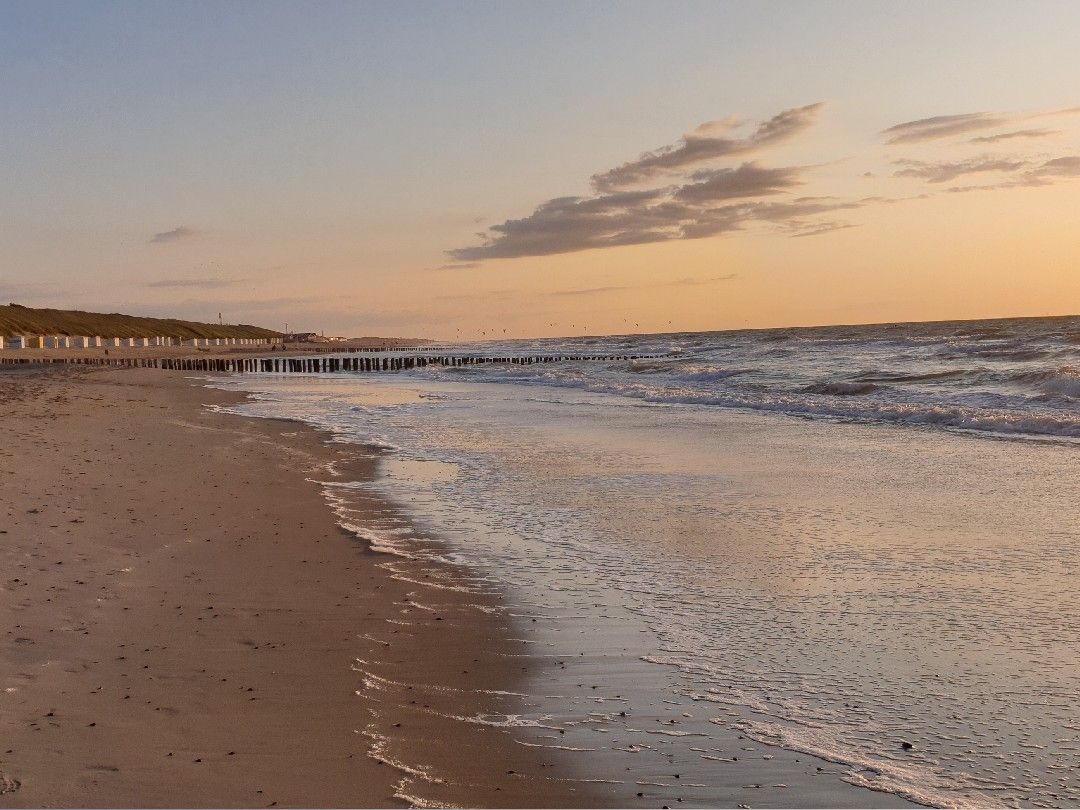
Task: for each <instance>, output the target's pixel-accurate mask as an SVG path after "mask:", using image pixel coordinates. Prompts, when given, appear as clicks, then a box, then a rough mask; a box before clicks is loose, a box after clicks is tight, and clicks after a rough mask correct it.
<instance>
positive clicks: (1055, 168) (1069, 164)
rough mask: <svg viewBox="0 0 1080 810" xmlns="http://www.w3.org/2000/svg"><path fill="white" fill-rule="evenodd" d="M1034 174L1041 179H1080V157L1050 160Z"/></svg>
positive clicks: (1070, 156)
mask: <svg viewBox="0 0 1080 810" xmlns="http://www.w3.org/2000/svg"><path fill="white" fill-rule="evenodd" d="M1032 173H1033V174H1035V175H1037V176H1040V177H1080V156H1078V155H1068V156H1066V157H1059V158H1054V159H1053V160H1048V161H1046V163H1044V164H1043V165H1042V166H1039V167H1038V168H1037V169H1034V170H1033V172H1032Z"/></svg>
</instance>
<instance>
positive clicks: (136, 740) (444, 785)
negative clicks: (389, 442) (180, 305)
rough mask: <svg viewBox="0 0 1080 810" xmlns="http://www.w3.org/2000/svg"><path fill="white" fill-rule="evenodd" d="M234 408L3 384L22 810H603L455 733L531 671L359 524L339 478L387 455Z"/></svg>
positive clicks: (4, 585) (12, 774)
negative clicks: (239, 809)
mask: <svg viewBox="0 0 1080 810" xmlns="http://www.w3.org/2000/svg"><path fill="white" fill-rule="evenodd" d="M235 398H236V395H234V394H229V393H226V392H221V391H213V390H209V389H206V388H204V387H202V386H200V385H197V384H195V383H193V382H192V381H190V380H188V379H186V378H185V377H184V376H183V375H182V374H180V373H176V372H162V371H155V370H139V369H122V370H112V369H80V368H75V367H66V368H51V369H45V368H41V367H38V368H26V369H23V368H19V369H4V370H0V408H2V409H3V414H4V415H3V417H2V420H3V431H2V434H0V435H2V440H0V572H2V574H0V620H2V626H3V628H4V631H3V635H2V636H0V806H11V807H27V806H43V805H52V806H91V807H101V806H113V807H126V806H151V807H153V806H191V807H200V806H252V807H262V806H273V805H275V804H276V805H281V806H372V805H377V806H387V805H391V806H392V805H402V804H406V803H407V797H408V796H424V797H426V798H428V799H435V800H437V801H439V802H442V803H455V804H469V805H479V806H485V805H486V806H492V805H501V806H521V805H533V806H537V805H543V806H567V805H595V804H597V803H602V802H603V799H602V798H600V797H598V796H595V795H592V794H591V793H590V792H589V787H588V785H587V784H585V783H582V782H575V781H573V779H568V778H569V777H573V773H572V770H571V768H572V765H571V763H569V762H567V761H565V760H563V761H559V760H556V759H553V758H552V756H547V755H546V754H548V753H551V752H544V753H538V751H537V749H533V748H528V747H524V746H520V745H516V744H515V743H514V741H513V740H512V739H511V737H510V734H509V733H508V732H507V731H506V730H505V729H501V728H497V727H492V726H486V725H481V724H475V723H462V722H460V721H457V720H453V719H448V718H447V717H446V716H447V715H458V716H463V717H472V716H475V715H477V714H478V713H480V712H510V711H512V710H513V706H514V701H515V700H516V698H514V697H513V696H507V695H501V694H493V693H494V692H502V691H513V690H514V687H515V685H517V684H518V683H519V681H520V679H521V678H522V677H523V673H522V669H523V666H524V665H525V664H527V661H528V659H527V658H526V657H523V655H522V651H521V649H520V645H519V646H515V642H513V641H512V640H510V639H512V638H513V633H512V632H511V628H510V627H509V626H508V625H506V623H505V620H504V619H502V618H500V616H499V615H498V614H497V613H495V612H489V611H490V609H491V607H492V605H490V604H486V603H485V600H486V601H487V602H490V601H491V600H492V597H490V596H472V595H467V594H461V593H458V592H455V591H439V592H438V593H439V594H440V596H439V600H438V603H437V604H435V605H433V604H426V605H423V606H422V607H420V606H417V604H414V603H418V602H420V597H419V596H417V595H416V594H415V593H413V592H412V590H411V589H416V587H417V586H416V585H414V584H411V583H409V582H407V581H404V580H405V579H408V577H407V576H406V577H404V578H394V577H392V576H391V572H390V571H388V570H387V569H386V568H384V567H382V566H381V563H383V562H384V561H385V560H386V559H387V558H386V557H385V555H380V554H376V553H374V552H372V551H371V550H369V549H368V548H367V546H366V544H365V543H363V542H361V541H359V540H357V539H356V538H354V537H353V536H351V535H349V534H347V533H345V532H344V531H343V530H342V529H341V528H340V527H338V526H337V524H336V522H335V518H334V516H333V514H332V513H331V511H330V510H329V509H328V508H327V504H326V503H325V502H324V499H323V497H322V495H321V493H320V487H319V485H318V484H317V483H315V481H317V480H320V479H322V480H325V479H326V478H327V476H329V475H330V472H328V470H327V466H326V465H327V462H328V461H334V462H335V463H336V465H337V468H338V469H339V470H346V471H347V472H348V476H349V477H350V478H351V479H358V478H361V477H362V476H364V475H369V474H370V465H371V464H372V463H373V462H372V461H371V460H370V458H367V457H365V456H364V455H363V454H361V453H358V451H357V448H353V447H347V446H344V445H332V444H328V443H327V442H325V441H324V440H323V437H321V436H319V435H318V434H316V433H314V432H313V431H311V430H309V429H307V428H305V427H303V426H301V425H297V424H293V423H283V422H273V421H264V420H249V419H243V418H241V417H235V416H230V415H225V414H219V413H214V412H211V411H209V410H207V409H206V408H205V407H204V404H205V403H221V402H229V401H234V400H235ZM368 508H370V509H373V510H377V509H379V508H380V505H379V504H378V503H377V502H374V501H370V502H369V503H368ZM407 564H408V561H400V565H407ZM399 568H400V566H399ZM417 576H424V574H422V573H420V572H418V573H417ZM424 590H425V591H426V592H427V593H430V592H431V591H430V589H424ZM427 601H428V602H429V603H430V602H431V601H432V600H431V599H428V600H427ZM373 675H374V676H375V677H373ZM553 755H555V756H557V755H556V754H553Z"/></svg>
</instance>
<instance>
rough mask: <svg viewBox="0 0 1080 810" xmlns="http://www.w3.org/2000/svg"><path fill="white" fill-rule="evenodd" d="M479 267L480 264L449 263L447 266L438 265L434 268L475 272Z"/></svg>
mask: <svg viewBox="0 0 1080 810" xmlns="http://www.w3.org/2000/svg"><path fill="white" fill-rule="evenodd" d="M479 266H480V262H449V263H447V264H440V265H439V266H438V267H436V268H435V269H436V270H475V269H476V268H477V267H479Z"/></svg>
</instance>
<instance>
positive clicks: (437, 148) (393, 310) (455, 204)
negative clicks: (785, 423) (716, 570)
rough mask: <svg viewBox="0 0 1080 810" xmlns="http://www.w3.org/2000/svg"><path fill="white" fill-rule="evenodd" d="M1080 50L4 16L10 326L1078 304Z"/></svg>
mask: <svg viewBox="0 0 1080 810" xmlns="http://www.w3.org/2000/svg"><path fill="white" fill-rule="evenodd" d="M1077 31H1080V4H1078V3H1075V2H1060V3H1051V2H1042V3H1040V2H1025V3H1019V2H1015V3H1001V2H991V1H990V0H984V1H983V2H971V3H968V2H950V3H939V2H925V3H924V2H915V0H910V1H909V2H904V3H893V2H881V3H875V2H868V1H866V0H862V1H861V2H805V3H793V2H777V3H770V2H743V3H726V2H717V1H715V0H714V1H713V2H707V3H696V2H663V3H661V2H651V3H644V2H630V1H629V0H624V1H623V2H617V3H615V2H611V3H601V2H596V3H579V2H568V3H562V2H555V1H554V0H545V2H534V3H525V2H513V3H494V2H485V3H480V2H475V3H464V2H458V3H449V2H412V3H398V2H387V3H365V2H350V3H334V2H320V3H300V2H295V3H275V2H258V3H256V2H229V3H225V2H168V3H165V2H162V3H157V2H149V1H146V2H130V3H108V2H61V3H52V2H46V1H45V0H25V2H10V1H9V0H0V76H2V77H3V81H0V300H2V301H4V302H7V301H14V302H17V303H21V304H25V305H29V306H53V307H63V308H69V307H70V308H81V309H89V310H99V311H100V310H104V311H124V312H129V313H132V314H143V315H167V316H177V317H185V318H194V319H200V320H216V319H217V317H218V314H219V313H221V315H222V317H223V318H224V320H226V321H228V322H244V323H256V324H259V325H263V326H267V327H271V328H277V329H284V328H286V326H287V327H288V329H290V330H305V331H324V332H325V333H326V334H328V335H331V334H335V335H346V336H353V335H356V336H359V335H400V336H416V337H429V338H436V339H443V340H451V339H477V338H485V337H487V338H490V337H503V336H514V337H519V336H539V335H567V334H584V333H587V334H611V333H626V332H657V331H683V330H686V331H689V330H710V329H731V328H743V327H769V326H788V325H810V324H829V323H868V322H883V321H908V320H938V319H953V318H980V317H1002V316H1021V315H1049V314H1075V313H1077V312H1080V236H1078V234H1080V48H1077V46H1076V43H1077V36H1076V32H1077Z"/></svg>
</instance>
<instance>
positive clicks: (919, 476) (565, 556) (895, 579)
mask: <svg viewBox="0 0 1080 810" xmlns="http://www.w3.org/2000/svg"><path fill="white" fill-rule="evenodd" d="M440 354H459V355H462V356H467V355H483V356H489V357H490V356H497V357H498V356H505V357H511V356H528V355H565V356H575V357H580V358H583V359H578V360H570V361H563V362H556V363H543V364H535V365H518V364H511V363H489V364H484V365H461V366H452V367H451V366H439V365H429V366H426V367H423V368H415V369H411V370H408V371H401V372H397V373H377V374H376V373H367V374H364V373H336V374H312V375H305V374H284V375H273V374H254V375H252V374H249V375H237V376H234V377H230V378H226V379H224V380H221V379H218V380H217V381H216V382H215V384H217V385H221V386H224V387H227V388H231V389H233V390H239V391H244V392H248V393H249V394H250V395H251V398H250V400H249V401H247V402H246V403H244V404H241V405H238V406H236V407H235V408H234V410H235V411H236V412H238V413H243V414H246V415H249V416H261V417H286V418H291V419H299V420H302V421H305V422H307V423H309V424H311V425H313V426H315V427H317V428H320V429H322V430H326V431H330V433H331V435H332V436H333V438H334V440H335V441H340V442H349V443H354V444H356V445H357V446H361V447H366V448H369V449H370V452H371V453H372V454H374V455H375V456H376V457H377V458H378V469H379V473H378V476H377V478H376V480H375V481H371V482H348V481H346V482H342V481H329V480H328V481H326V482H324V484H325V486H324V491H325V492H326V494H327V498H328V501H329V502H330V503H331V505H332V506H334V508H336V509H338V510H339V514H340V515H341V519H342V525H344V526H347V527H349V528H350V530H351V531H353V532H354V534H355V535H356V536H357V538H358V539H359V540H361V541H363V542H364V543H366V544H368V545H369V546H370V547H371V548H372V549H374V550H375V551H379V552H383V553H384V554H385V555H386V565H387V566H391V567H392V566H393V565H394V564H395V561H396V560H399V559H400V560H404V559H409V560H411V561H415V560H418V559H419V560H425V559H427V560H430V561H431V564H432V565H433V566H435V565H437V564H438V563H439V562H440V561H447V560H450V561H452V562H454V563H455V564H456V565H461V566H465V567H467V568H468V569H469V570H471V571H474V572H475V573H476V576H477V577H478V578H479V579H480V580H481V581H483V582H485V583H487V584H488V585H489V586H490V587H491V588H493V589H495V590H497V591H498V592H499V593H500V594H501V596H502V597H503V602H504V604H505V605H506V606H507V607H506V609H507V611H508V612H509V615H510V616H511V617H513V619H514V621H516V622H517V623H518V625H519V626H520V627H521V637H522V639H523V641H525V642H526V643H527V644H528V645H529V649H530V652H531V654H532V655H533V656H534V657H535V658H536V659H537V660H541V661H547V662H548V665H547V666H545V667H541V668H540V670H539V674H538V675H537V678H536V682H535V684H534V686H533V688H532V689H530V690H528V691H529V695H528V700H527V701H526V703H527V705H526V706H525V707H524V709H523V710H522V712H521V714H519V715H515V716H513V717H510V716H507V717H504V718H487V719H486V720H485V722H492V723H498V722H505V724H506V725H507V727H511V726H519V727H523V728H531V729H532V732H533V734H534V740H535V739H536V737H535V735H536V734H538V733H539V734H540V738H539V739H541V741H543V739H544V737H543V732H544V731H545V730H549V733H550V741H551V745H552V747H553V748H559V749H560V750H573V751H575V752H576V753H575V755H574V756H575V761H576V762H577V763H578V765H579V767H580V768H581V769H582V771H583V772H587V773H589V774H591V775H592V777H593V778H595V779H596V780H597V781H602V782H604V783H605V784H610V785H616V786H621V787H617V788H615V789H616V790H618V791H621V792H620V793H617V794H616V797H617V798H618V799H619V800H620V801H619V803H623V804H626V805H628V806H631V805H632V806H637V805H642V804H645V805H649V806H659V802H660V801H663V803H664V804H668V803H669V802H670V803H671V804H672V805H674V803H675V801H676V800H678V801H679V802H680V805H679V806H716V805H721V804H728V805H729V806H735V805H736V804H739V805H744V806H753V807H765V806H775V807H781V806H792V805H796V806H824V805H843V804H846V805H849V806H868V805H870V804H874V805H875V806H881V805H882V804H884V805H890V804H895V805H902V804H906V803H916V804H923V805H932V806H945V807H972V806H978V807H985V806H993V807H1016V806H1076V805H1080V579H1078V568H1080V317H1063V318H1025V319H1007V320H986V321H962V322H940V323H903V324H885V325H867V326H835V327H815V328H791V329H766V330H745V331H722V332H694V333H673V334H653V335H620V336H608V337H592V336H579V337H569V338H558V339H543V340H514V341H501V342H489V343H483V344H468V345H461V346H452V347H449V348H447V349H446V350H445V351H442V352H440ZM629 355H637V356H638V358H637V359H627V360H606V359H598V358H602V357H610V356H629ZM350 487H352V488H363V489H365V490H368V491H374V492H376V493H377V494H379V495H380V496H381V497H383V498H385V499H387V500H388V501H389V502H391V503H393V504H394V505H395V510H394V512H393V514H389V513H388V514H387V516H386V518H385V520H380V521H375V522H373V523H370V524H368V525H356V524H355V521H352V518H351V517H350V515H349V510H348V506H347V498H343V494H347V492H348V490H349V488H350ZM343 504H344V505H343ZM555 729H557V730H558V731H557V733H556V732H555V731H554V730H555ZM533 744H535V743H533ZM541 744H543V742H541ZM751 762H753V763H754V765H753V767H752V768H751V767H750V766H749V764H748V763H751ZM770 768H774V769H775V772H773V771H770V770H769V769H770ZM676 773H677V774H678V776H677V777H676V776H675V774H676ZM747 774H750V777H748V776H747ZM763 774H764V775H763ZM748 779H749V781H748ZM762 780H764V781H762ZM837 784H842V785H843V787H844V790H846V791H848V792H846V793H844V792H841V793H838V792H836V789H835V787H829V786H830V785H832V786H835V785H837Z"/></svg>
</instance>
